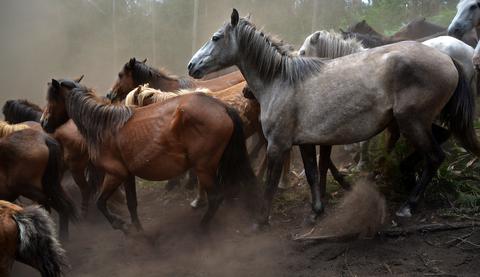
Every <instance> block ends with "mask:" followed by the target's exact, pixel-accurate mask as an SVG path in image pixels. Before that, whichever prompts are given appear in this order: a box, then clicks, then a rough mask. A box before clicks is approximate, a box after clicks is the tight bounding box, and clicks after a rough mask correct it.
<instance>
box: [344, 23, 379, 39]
mask: <svg viewBox="0 0 480 277" xmlns="http://www.w3.org/2000/svg"><path fill="white" fill-rule="evenodd" d="M361 26H363V28H364V29H366V33H364V34H368V35H375V36H382V34H380V33H379V32H377V31H376V30H375V29H373V27H372V26H370V25H369V24H368V23H367V21H366V20H362V21H359V22H357V23H355V24H353V25H350V26H349V27H348V28H347V32H350V33H359V32H358V30H357V29H359V28H362V27H361Z"/></svg>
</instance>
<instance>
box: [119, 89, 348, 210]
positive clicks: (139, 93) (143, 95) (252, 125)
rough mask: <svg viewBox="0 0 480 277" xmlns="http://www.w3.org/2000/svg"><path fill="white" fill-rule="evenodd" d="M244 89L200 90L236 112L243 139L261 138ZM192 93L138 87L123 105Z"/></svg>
mask: <svg viewBox="0 0 480 277" xmlns="http://www.w3.org/2000/svg"><path fill="white" fill-rule="evenodd" d="M244 87H245V83H244V82H242V83H239V84H237V85H234V86H232V87H230V88H228V89H225V90H221V91H216V92H211V91H209V90H201V92H202V93H206V94H208V95H209V96H212V97H214V98H216V99H218V100H220V101H222V102H223V103H225V104H227V105H229V106H230V107H232V108H234V109H235V110H236V111H237V112H238V114H239V116H240V118H241V119H242V123H243V126H244V132H245V139H247V138H249V137H252V136H253V135H255V134H257V135H258V136H259V137H261V138H263V134H262V133H261V126H260V122H259V120H258V118H259V114H260V107H259V105H258V102H257V101H256V100H252V99H247V98H245V97H243V89H244ZM194 92H198V90H180V91H178V92H175V93H174V92H164V91H160V90H155V89H152V88H149V87H148V86H139V87H138V88H137V89H135V90H132V91H131V92H130V93H128V95H127V97H126V98H125V105H127V106H139V107H143V106H147V105H151V104H153V103H161V102H164V101H167V100H168V99H170V98H172V97H177V96H179V95H184V94H189V93H194ZM262 141H264V140H262ZM263 145H265V143H262V144H260V146H263ZM252 152H253V153H258V151H255V150H253V151H252ZM289 161H290V159H288V158H287V159H286V162H285V164H284V167H283V175H282V182H283V183H285V184H287V183H288V177H287V172H288V171H289V169H290V163H289ZM264 163H266V161H265V160H262V162H261V165H260V168H259V170H258V172H257V175H258V176H263V174H264V169H265V166H264ZM335 173H336V174H334V175H333V176H334V177H335V179H337V180H339V182H341V184H342V185H344V186H349V184H348V183H347V182H346V181H345V180H344V179H343V176H341V175H340V174H339V173H338V171H337V172H335ZM204 196H205V192H204V191H203V190H201V188H199V190H198V193H197V197H196V198H195V199H194V200H193V201H192V202H191V203H190V206H192V207H193V208H198V207H199V206H201V205H202V204H203V203H205V199H204Z"/></svg>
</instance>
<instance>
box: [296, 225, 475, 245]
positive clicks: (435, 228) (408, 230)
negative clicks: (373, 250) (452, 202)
mask: <svg viewBox="0 0 480 277" xmlns="http://www.w3.org/2000/svg"><path fill="white" fill-rule="evenodd" d="M478 226H480V222H479V221H470V222H453V223H431V224H422V225H413V226H408V227H403V228H402V227H393V228H389V229H384V230H381V231H379V232H378V233H377V234H378V235H379V236H387V237H400V236H407V235H411V234H414V233H428V232H440V231H449V230H459V229H465V228H472V227H478ZM309 234H310V232H309V233H308V234H305V235H301V236H297V237H295V238H294V239H293V240H295V241H316V242H321V241H324V242H342V241H346V240H350V239H355V238H357V237H358V235H359V234H348V235H340V236H336V235H323V236H309Z"/></svg>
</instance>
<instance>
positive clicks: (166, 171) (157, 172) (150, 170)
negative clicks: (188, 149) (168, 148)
mask: <svg viewBox="0 0 480 277" xmlns="http://www.w3.org/2000/svg"><path fill="white" fill-rule="evenodd" d="M188 168H189V166H188V162H187V159H186V157H184V156H183V155H178V154H170V155H169V154H164V155H160V156H158V157H153V158H148V159H146V160H145V162H144V163H143V164H142V166H140V167H137V168H132V169H131V171H132V173H133V174H134V175H135V176H138V177H140V178H142V179H146V180H151V181H163V180H168V179H172V178H174V177H177V176H179V175H181V174H182V173H184V172H186V171H187V170H188Z"/></svg>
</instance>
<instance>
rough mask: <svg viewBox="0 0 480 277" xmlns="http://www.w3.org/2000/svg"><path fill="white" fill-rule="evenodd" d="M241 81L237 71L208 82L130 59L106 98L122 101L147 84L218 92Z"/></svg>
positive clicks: (172, 89) (158, 86)
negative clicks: (181, 75) (178, 75)
mask: <svg viewBox="0 0 480 277" xmlns="http://www.w3.org/2000/svg"><path fill="white" fill-rule="evenodd" d="M243 81H245V79H244V78H243V76H242V74H241V73H240V71H238V70H236V71H234V72H232V73H228V74H225V75H223V76H220V77H217V78H214V79H210V80H194V79H192V78H188V77H177V76H174V75H171V74H169V73H167V72H166V71H164V70H159V69H155V68H153V67H151V66H149V65H147V64H146V60H144V61H137V60H136V59H135V58H131V59H130V61H129V62H127V63H126V64H125V65H124V66H123V68H122V70H121V71H120V73H118V78H117V81H116V82H115V84H114V85H113V87H112V90H111V92H110V93H109V94H108V95H107V97H108V98H110V99H111V100H112V102H117V101H122V100H123V99H125V97H126V96H127V94H128V93H129V92H130V91H132V90H133V89H135V88H136V87H138V86H140V85H144V84H149V85H150V87H152V88H155V89H160V90H162V91H177V90H180V89H186V88H208V89H209V90H211V91H218V90H223V89H226V88H228V87H231V86H233V85H235V84H238V83H240V82H243Z"/></svg>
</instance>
